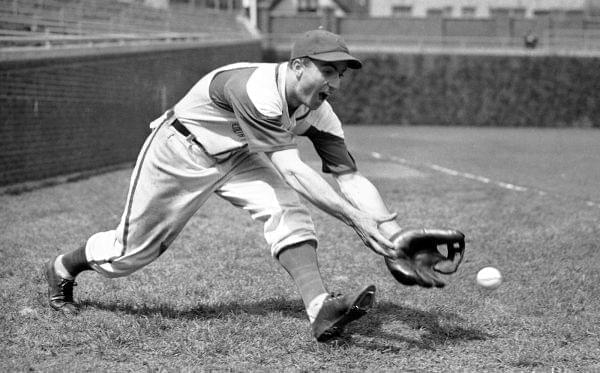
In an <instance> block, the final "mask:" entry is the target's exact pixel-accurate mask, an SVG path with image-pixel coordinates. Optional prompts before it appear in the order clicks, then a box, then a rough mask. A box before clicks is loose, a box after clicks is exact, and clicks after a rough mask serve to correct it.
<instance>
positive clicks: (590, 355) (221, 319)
mask: <svg viewBox="0 0 600 373" xmlns="http://www.w3.org/2000/svg"><path fill="white" fill-rule="evenodd" d="M346 134H347V137H348V139H349V143H350V144H351V146H352V148H353V149H354V155H355V157H356V158H357V160H358V162H359V167H360V168H361V169H362V170H363V172H364V173H365V174H366V175H367V176H369V177H370V178H371V179H372V180H373V181H374V182H375V183H376V184H377V185H378V186H379V187H380V190H381V192H382V194H383V195H384V197H385V199H386V200H387V201H388V204H389V205H390V207H391V208H393V209H394V210H396V211H398V212H399V216H400V217H399V219H400V221H401V222H402V224H404V225H406V226H422V225H425V226H450V227H455V228H458V229H461V230H462V231H464V233H465V234H466V235H467V237H468V241H467V252H466V259H465V261H464V262H463V265H462V267H461V268H460V270H459V271H458V272H457V273H456V274H455V275H453V276H452V277H450V278H449V280H450V284H449V285H448V287H446V288H445V289H443V290H439V289H435V290H429V289H421V288H412V287H403V286H400V285H398V284H397V283H395V282H394V280H393V278H392V277H391V275H390V274H389V273H388V272H387V269H386V268H385V265H384V263H383V260H382V259H381V258H380V257H377V256H376V255H374V254H372V253H371V252H370V251H369V250H368V249H366V248H364V247H363V246H362V245H361V243H360V241H359V240H358V239H357V237H355V235H354V233H353V232H352V231H351V230H350V228H347V227H346V226H344V225H342V224H341V223H339V222H338V221H336V220H335V219H333V218H331V217H329V216H327V215H325V214H323V213H321V212H319V211H318V210H316V209H312V210H313V211H314V220H315V222H316V224H317V230H318V234H319V238H320V241H321V249H320V251H319V258H320V263H321V267H322V272H323V275H324V277H325V278H326V281H327V284H328V286H329V288H330V290H331V291H336V292H337V291H340V292H343V291H346V290H349V289H356V288H357V287H359V286H360V285H361V284H366V283H373V284H375V285H376V286H377V288H378V294H377V296H378V298H377V302H376V306H375V308H374V309H373V310H372V312H371V313H370V314H369V315H367V316H366V317H364V318H363V319H361V320H359V321H357V322H356V323H354V324H351V325H350V326H349V327H348V328H347V331H346V333H345V335H344V336H343V338H340V339H339V340H336V341H334V342H331V343H327V344H321V343H317V342H315V341H314V340H313V339H312V338H311V335H310V327H309V324H308V321H307V319H306V317H305V314H304V311H303V307H302V302H301V300H300V298H299V296H298V294H297V292H296V289H295V287H294V285H293V283H292V281H291V280H290V279H289V278H288V276H287V274H286V273H285V271H284V270H283V269H282V268H281V267H280V266H279V265H278V264H277V263H276V262H275V261H274V260H273V259H272V258H271V257H270V254H269V251H268V249H267V248H266V245H265V243H264V241H263V238H262V236H261V227H260V226H259V225H258V224H257V223H254V222H252V221H251V219H250V218H249V217H248V216H246V215H245V214H239V213H238V211H237V210H236V209H234V208H233V207H231V206H229V205H228V204H226V203H225V202H223V201H222V200H219V199H217V198H213V199H211V200H209V202H208V203H207V204H206V206H205V207H204V208H203V209H202V210H201V211H199V212H198V214H196V216H195V217H194V218H193V219H192V220H191V221H190V223H189V225H188V226H187V227H186V229H185V230H184V232H183V233H182V235H181V236H180V237H179V239H178V240H177V241H176V242H175V243H174V244H173V246H172V247H171V248H170V249H169V250H168V251H167V252H166V253H165V254H164V255H163V256H162V257H161V258H160V259H159V260H158V261H156V262H154V263H152V264H151V265H150V266H148V267H146V268H144V269H143V270H141V271H139V272H136V273H135V274H133V275H132V276H129V277H127V278H122V279H115V280H109V279H105V278H102V277H100V276H99V275H97V274H95V273H84V274H83V275H81V276H80V278H78V286H77V287H76V288H75V297H76V299H77V300H78V301H79V302H80V303H81V304H82V307H83V310H82V312H81V314H80V315H78V316H77V317H75V318H72V319H65V318H63V317H61V316H59V315H57V314H56V313H54V312H52V311H51V310H50V309H49V308H48V307H47V303H46V295H45V292H46V287H45V282H44V281H43V278H42V275H41V272H40V269H41V265H42V263H43V262H44V261H46V260H47V259H48V258H49V257H51V256H53V255H56V254H57V253H58V252H61V251H64V250H66V249H73V248H75V247H77V246H78V245H80V244H81V243H82V242H83V241H84V240H85V239H86V238H87V237H88V236H89V235H91V234H92V233H95V232H96V231H100V230H107V229H112V228H113V227H114V226H115V225H116V224H117V222H118V219H119V217H120V214H121V211H122V205H123V203H124V200H125V194H126V187H127V184H128V178H129V175H130V170H129V169H126V170H120V171H114V172H110V173H107V174H103V175H98V176H94V177H91V178H89V179H85V180H79V181H76V182H71V183H67V184H61V185H55V186H51V187H46V188H43V189H38V190H34V191H30V192H26V193H22V194H19V195H1V196H0V212H1V214H0V236H1V237H2V242H1V243H0V257H1V258H2V266H1V268H0V281H1V282H2V287H1V290H0V294H1V299H2V303H1V304H0V337H1V342H0V343H1V344H0V371H26V370H41V371H57V370H69V371H98V370H101V371H160V370H166V371H178V370H233V371H247V370H251V371H265V370H267V371H297V370H298V371H315V370H326V371H365V370H366V371H382V370H388V371H428V372H429V371H438V372H441V371H458V370H461V371H507V370H511V371H514V370H516V371H560V370H567V371H599V370H600V357H599V356H600V314H599V313H598V309H600V297H599V294H600V270H599V264H600V252H599V251H598V247H599V244H598V242H599V240H598V237H599V236H600V207H599V205H598V202H600V189H599V188H598V185H600V162H599V160H600V147H599V146H598V145H597V144H600V131H592V130H532V129H529V130H519V129H470V128H439V127H425V128H422V127H418V128H411V127H348V128H347V130H346ZM303 148H307V147H306V144H303ZM307 150H308V151H309V153H311V155H310V156H308V157H306V158H307V160H308V161H309V162H310V163H311V164H313V165H315V166H316V167H318V162H316V159H315V158H314V155H312V152H311V151H310V148H307ZM374 153H376V154H374ZM511 186H513V187H511ZM514 186H516V187H514ZM487 265H493V266H496V267H497V268H499V269H500V270H501V271H502V273H503V275H504V277H505V282H504V284H503V285H502V286H501V287H500V288H499V289H497V290H495V291H485V290H482V289H480V288H478V287H477V285H476V284H475V281H474V279H475V274H476V272H477V270H479V269H480V268H481V267H483V266H487Z"/></svg>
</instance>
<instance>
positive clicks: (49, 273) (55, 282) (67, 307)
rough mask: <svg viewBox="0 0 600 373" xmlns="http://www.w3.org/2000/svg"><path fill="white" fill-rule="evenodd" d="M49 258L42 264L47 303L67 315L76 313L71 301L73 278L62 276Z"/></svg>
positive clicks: (75, 307)
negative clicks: (46, 288) (46, 284)
mask: <svg viewBox="0 0 600 373" xmlns="http://www.w3.org/2000/svg"><path fill="white" fill-rule="evenodd" d="M55 260H56V258H54V259H52V260H49V261H48V262H47V263H46V264H45V265H44V274H45V275H46V281H47V282H48V303H49V304H50V307H52V308H53V309H55V310H57V311H61V312H62V313H63V314H65V315H67V316H72V315H76V314H77V313H78V312H79V310H78V309H77V306H76V305H75V303H74V302H73V286H76V285H77V283H75V280H69V279H66V278H62V277H60V276H59V275H58V273H56V271H55V270H54V261H55Z"/></svg>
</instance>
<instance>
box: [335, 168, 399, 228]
mask: <svg viewBox="0 0 600 373" xmlns="http://www.w3.org/2000/svg"><path fill="white" fill-rule="evenodd" d="M335 180H336V181H337V183H338V185H339V186H340V191H341V192H342V194H343V195H344V197H346V199H347V200H348V201H350V203H351V204H352V205H353V206H354V207H356V208H357V209H359V210H361V211H364V212H367V213H369V214H372V215H375V216H385V215H390V211H389V210H388V208H387V207H386V205H385V203H384V202H383V199H382V198H381V194H379V191H378V190H377V188H376V187H375V185H373V183H371V181H369V179H367V178H366V177H364V176H363V175H361V174H360V173H359V172H352V173H347V174H342V175H336V176H335ZM400 229H401V228H400V225H398V223H397V222H396V221H395V220H390V221H386V222H384V223H382V224H381V225H380V226H379V230H380V231H381V232H382V234H383V235H384V236H385V237H387V238H390V237H391V236H392V235H393V234H394V233H396V232H398V231H399V230H400Z"/></svg>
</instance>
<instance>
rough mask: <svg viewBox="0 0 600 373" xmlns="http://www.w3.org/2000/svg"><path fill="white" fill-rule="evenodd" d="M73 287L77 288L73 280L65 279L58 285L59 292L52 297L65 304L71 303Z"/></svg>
mask: <svg viewBox="0 0 600 373" xmlns="http://www.w3.org/2000/svg"><path fill="white" fill-rule="evenodd" d="M73 286H77V283H76V282H75V280H69V279H66V278H63V279H61V281H60V283H59V284H58V287H59V289H60V292H59V294H57V295H56V296H55V297H54V299H62V300H64V301H67V302H72V301H73Z"/></svg>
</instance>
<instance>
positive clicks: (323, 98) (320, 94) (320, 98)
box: [319, 92, 329, 101]
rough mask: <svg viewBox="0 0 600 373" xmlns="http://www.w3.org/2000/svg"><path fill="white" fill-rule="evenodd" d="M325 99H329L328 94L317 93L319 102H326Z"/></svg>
mask: <svg viewBox="0 0 600 373" xmlns="http://www.w3.org/2000/svg"><path fill="white" fill-rule="evenodd" d="M327 97H329V93H327V92H319V100H321V101H325V100H327Z"/></svg>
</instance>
